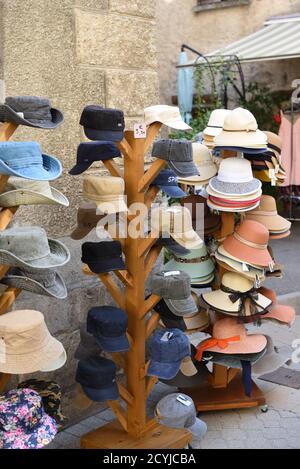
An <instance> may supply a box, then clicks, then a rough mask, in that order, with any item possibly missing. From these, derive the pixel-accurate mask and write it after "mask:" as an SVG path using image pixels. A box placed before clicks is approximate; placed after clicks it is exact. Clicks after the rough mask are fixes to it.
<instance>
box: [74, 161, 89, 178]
mask: <svg viewBox="0 0 300 469" xmlns="http://www.w3.org/2000/svg"><path fill="white" fill-rule="evenodd" d="M93 163H94V161H89V162H88V163H77V164H75V166H73V168H72V169H70V171H69V174H71V176H78V175H79V174H82V173H84V172H85V171H86V170H87V169H89V167H90V166H92V164H93Z"/></svg>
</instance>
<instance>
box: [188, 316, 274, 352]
mask: <svg viewBox="0 0 300 469" xmlns="http://www.w3.org/2000/svg"><path fill="white" fill-rule="evenodd" d="M266 345H267V339H266V337H265V336H264V335H261V334H247V331H246V329H245V326H244V325H243V324H239V323H238V322H237V321H236V319H234V318H225V319H220V320H219V321H217V322H216V323H215V324H214V327H213V334H212V337H211V338H210V339H206V340H204V341H203V342H200V344H199V345H198V347H197V354H196V359H197V360H199V361H200V360H201V359H202V354H203V352H204V351H205V350H208V351H210V352H219V353H223V354H228V355H231V354H244V353H247V354H248V353H258V352H260V351H261V350H263V349H264V348H265V347H266Z"/></svg>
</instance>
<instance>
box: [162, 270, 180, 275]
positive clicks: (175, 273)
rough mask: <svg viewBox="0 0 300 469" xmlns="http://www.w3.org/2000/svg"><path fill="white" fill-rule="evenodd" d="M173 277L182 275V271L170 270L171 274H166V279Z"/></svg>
mask: <svg viewBox="0 0 300 469" xmlns="http://www.w3.org/2000/svg"><path fill="white" fill-rule="evenodd" d="M171 275H180V270H170V272H164V277H171Z"/></svg>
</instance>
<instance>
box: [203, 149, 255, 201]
mask: <svg viewBox="0 0 300 469" xmlns="http://www.w3.org/2000/svg"><path fill="white" fill-rule="evenodd" d="M209 185H210V187H211V188H212V189H213V190H214V191H215V192H218V193H219V194H223V195H227V196H229V195H248V194H253V193H255V192H257V191H258V190H259V189H260V188H261V181H259V180H258V179H255V178H254V177H253V173H252V168H251V163H250V161H248V160H245V159H244V158H237V157H233V158H225V159H224V160H222V161H221V164H220V167H219V172H218V175H217V176H215V177H213V178H212V179H211V180H210V181H209Z"/></svg>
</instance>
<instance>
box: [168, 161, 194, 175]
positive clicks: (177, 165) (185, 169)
mask: <svg viewBox="0 0 300 469" xmlns="http://www.w3.org/2000/svg"><path fill="white" fill-rule="evenodd" d="M168 164H169V167H170V168H171V169H173V171H174V172H175V173H176V175H177V176H179V177H183V178H186V177H189V176H199V171H198V169H197V166H196V165H195V163H194V162H193V161H168Z"/></svg>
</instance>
